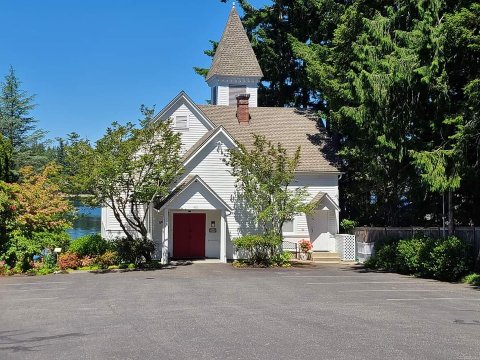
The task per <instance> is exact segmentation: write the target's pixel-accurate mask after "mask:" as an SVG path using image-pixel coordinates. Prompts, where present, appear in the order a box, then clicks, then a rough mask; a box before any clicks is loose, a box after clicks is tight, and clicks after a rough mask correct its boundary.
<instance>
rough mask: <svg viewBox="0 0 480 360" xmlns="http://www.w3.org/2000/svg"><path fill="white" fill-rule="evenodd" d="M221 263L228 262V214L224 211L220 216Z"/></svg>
mask: <svg viewBox="0 0 480 360" xmlns="http://www.w3.org/2000/svg"><path fill="white" fill-rule="evenodd" d="M220 261H221V262H224V263H226V262H227V212H226V211H225V209H222V211H221V214H220Z"/></svg>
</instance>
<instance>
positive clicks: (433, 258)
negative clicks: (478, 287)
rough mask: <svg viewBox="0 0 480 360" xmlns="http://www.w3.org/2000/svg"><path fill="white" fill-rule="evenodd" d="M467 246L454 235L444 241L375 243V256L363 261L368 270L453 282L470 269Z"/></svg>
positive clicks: (413, 240)
mask: <svg viewBox="0 0 480 360" xmlns="http://www.w3.org/2000/svg"><path fill="white" fill-rule="evenodd" d="M473 262H474V261H473V255H472V249H471V246H469V245H468V244H466V243H465V242H464V241H462V240H460V239H458V238H457V237H455V236H450V237H447V238H445V239H434V238H429V237H414V238H410V239H403V240H391V239H390V240H384V241H380V242H378V243H376V244H375V255H374V256H372V258H370V259H369V260H368V261H366V262H365V266H366V267H368V268H372V269H380V270H386V271H393V272H399V273H402V274H414V275H417V276H422V277H429V278H434V279H439V280H446V281H456V280H458V279H460V278H461V277H462V276H463V275H465V274H466V273H468V272H469V271H471V270H472V267H473Z"/></svg>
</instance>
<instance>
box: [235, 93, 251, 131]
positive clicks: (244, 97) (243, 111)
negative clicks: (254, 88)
mask: <svg viewBox="0 0 480 360" xmlns="http://www.w3.org/2000/svg"><path fill="white" fill-rule="evenodd" d="M248 99H250V94H240V95H238V96H237V119H238V123H239V124H244V125H248V124H249V123H250V111H249V109H248Z"/></svg>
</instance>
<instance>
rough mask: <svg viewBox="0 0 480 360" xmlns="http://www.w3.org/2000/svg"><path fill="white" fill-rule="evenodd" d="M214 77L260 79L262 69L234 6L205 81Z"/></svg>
mask: <svg viewBox="0 0 480 360" xmlns="http://www.w3.org/2000/svg"><path fill="white" fill-rule="evenodd" d="M214 75H220V76H251V77H259V78H260V77H262V76H263V73H262V69H261V68H260V65H259V64H258V61H257V57H256V56H255V53H254V52H253V49H252V45H251V44H250V40H248V37H247V34H246V32H245V29H244V28H243V25H242V21H241V20H240V17H239V16H238V13H237V10H236V9H235V6H233V7H232V10H231V11H230V15H229V16H228V20H227V25H226V26H225V30H224V31H223V35H222V39H221V40H220V43H219V44H218V46H217V51H216V52H215V56H214V57H213V61H212V66H211V67H210V70H209V72H208V74H207V80H208V79H210V78H211V77H212V76H214Z"/></svg>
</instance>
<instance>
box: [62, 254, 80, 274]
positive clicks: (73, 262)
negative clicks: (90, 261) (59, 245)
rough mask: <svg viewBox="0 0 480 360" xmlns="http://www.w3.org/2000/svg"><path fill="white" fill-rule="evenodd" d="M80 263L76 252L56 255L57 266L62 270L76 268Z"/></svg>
mask: <svg viewBox="0 0 480 360" xmlns="http://www.w3.org/2000/svg"><path fill="white" fill-rule="evenodd" d="M80 265H81V262H80V258H79V257H78V255H77V254H76V253H72V252H66V253H64V254H61V255H60V256H59V257H58V266H59V267H60V269H62V270H66V269H76V268H78V267H79V266H80Z"/></svg>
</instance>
